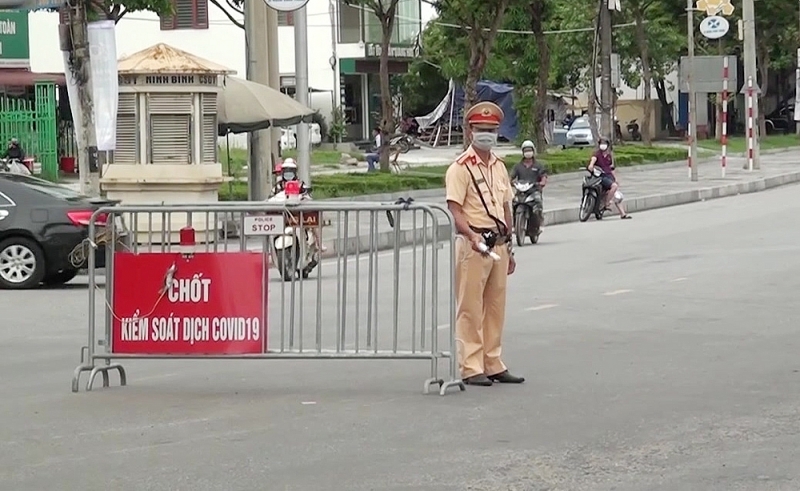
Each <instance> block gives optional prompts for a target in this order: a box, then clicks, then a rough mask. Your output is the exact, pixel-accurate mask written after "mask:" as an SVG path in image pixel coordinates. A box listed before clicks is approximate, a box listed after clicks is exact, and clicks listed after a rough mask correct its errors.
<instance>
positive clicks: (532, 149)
mask: <svg viewBox="0 0 800 491" xmlns="http://www.w3.org/2000/svg"><path fill="white" fill-rule="evenodd" d="M520 148H521V149H522V160H520V161H519V163H518V164H517V165H515V166H514V168H513V169H511V175H509V178H510V179H511V182H512V183H513V182H515V181H516V182H532V183H534V184H535V186H536V187H535V188H534V189H537V188H538V190H539V194H538V195H537V197H536V199H537V204H538V205H539V206H541V207H544V204H543V203H542V199H541V198H542V194H541V191H542V190H543V189H544V187H545V185H547V171H546V170H545V168H544V167H542V165H541V164H540V163H539V162H537V161H536V145H534V144H533V142H532V141H531V140H525V141H524V142H522V145H521V146H520ZM539 218H541V217H539ZM539 223H540V224H541V220H540V221H539ZM528 227H531V223H528ZM528 232H529V235H530V233H533V231H532V230H529V231H528ZM541 233H542V229H541V227H540V228H539V231H538V234H541Z"/></svg>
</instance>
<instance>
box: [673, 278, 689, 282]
mask: <svg viewBox="0 0 800 491" xmlns="http://www.w3.org/2000/svg"><path fill="white" fill-rule="evenodd" d="M688 279H689V278H675V279H674V280H669V282H670V283H677V282H679V281H686V280H688Z"/></svg>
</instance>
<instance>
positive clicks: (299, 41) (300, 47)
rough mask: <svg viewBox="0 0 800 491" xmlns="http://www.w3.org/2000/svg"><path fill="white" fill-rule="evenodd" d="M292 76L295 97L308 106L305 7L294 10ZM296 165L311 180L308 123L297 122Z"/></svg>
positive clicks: (305, 177)
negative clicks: (293, 78)
mask: <svg viewBox="0 0 800 491" xmlns="http://www.w3.org/2000/svg"><path fill="white" fill-rule="evenodd" d="M294 77H295V98H297V102H299V103H300V104H302V105H304V106H306V107H308V22H307V19H306V7H305V6H304V7H303V8H301V9H299V10H295V12H294ZM297 166H298V169H297V170H298V174H299V175H300V179H302V180H303V182H305V183H306V184H309V183H310V182H311V142H310V141H309V138H308V124H307V123H298V124H297Z"/></svg>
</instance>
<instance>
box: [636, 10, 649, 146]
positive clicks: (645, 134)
mask: <svg viewBox="0 0 800 491" xmlns="http://www.w3.org/2000/svg"><path fill="white" fill-rule="evenodd" d="M634 20H635V22H636V42H637V43H638V44H639V50H640V52H639V56H640V57H641V60H642V88H643V89H644V113H643V116H642V125H641V127H642V141H644V144H645V145H652V142H651V141H650V140H651V139H650V117H651V116H650V115H651V96H650V91H651V90H652V87H653V74H652V72H651V71H650V46H649V45H648V43H647V34H646V33H645V31H644V13H643V12H642V9H641V8H637V9H636V10H635V12H634Z"/></svg>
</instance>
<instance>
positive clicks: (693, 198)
mask: <svg viewBox="0 0 800 491" xmlns="http://www.w3.org/2000/svg"><path fill="white" fill-rule="evenodd" d="M797 182H800V171H795V172H789V173H786V174H780V175H777V176H772V177H766V178H763V179H757V180H754V181H747V182H739V183H734V184H726V185H722V186H711V187H706V188H700V189H692V190H688V191H678V192H674V193H666V194H655V195H650V196H637V197H633V198H628V199H626V200H625V204H626V207H627V211H628V212H631V213H633V212H639V211H647V210H656V209H659V208H667V207H670V206H678V205H685V204H689V203H696V202H700V201H706V200H712V199H718V198H725V197H728V196H736V195H739V194H750V193H757V192H759V191H765V190H767V189H773V188H777V187H780V186H785V185H788V184H793V183H797ZM576 201H578V200H577V199H576ZM544 219H545V224H546V225H548V226H550V225H563V224H566V223H573V222H577V221H578V207H577V206H576V207H574V208H558V209H555V210H545V212H544ZM449 234H450V226H449V224H442V225H439V229H438V236H439V238H440V240H441V239H442V238H445V237H448V236H449ZM425 235H426V234H425V233H424V231H422V230H400V231H399V232H397V231H394V230H392V231H387V232H380V233H379V234H378V237H377V248H375V247H373V248H372V250H378V251H380V250H387V249H394V248H395V247H397V248H402V247H408V246H411V245H414V244H420V243H422V239H423V237H424V236H425ZM431 236H432V228H429V229H428V230H427V239H426V240H427V241H428V242H430V241H431V240H432V237H431ZM342 242H343V241H339V242H334V244H333V247H331V248H330V249H328V251H327V252H326V253H325V254H324V255H323V256H322V257H323V259H327V258H331V257H336V256H337V255H338V254H339V252H338V251H341V254H345V255H349V254H356V253H357V252H358V253H364V252H369V251H370V247H369V238H368V237H354V238H352V239H348V240H347V242H346V243H342Z"/></svg>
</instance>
